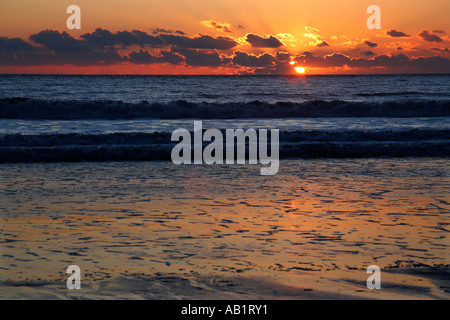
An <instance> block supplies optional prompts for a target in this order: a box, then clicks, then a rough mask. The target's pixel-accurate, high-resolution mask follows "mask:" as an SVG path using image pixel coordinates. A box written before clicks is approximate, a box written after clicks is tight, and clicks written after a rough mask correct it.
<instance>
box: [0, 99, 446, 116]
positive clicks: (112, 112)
mask: <svg viewBox="0 0 450 320" xmlns="http://www.w3.org/2000/svg"><path fill="white" fill-rule="evenodd" d="M447 116H450V101H429V100H426V101H425V100H423V101H420V100H414V101H413V100H410V101H389V102H348V101H341V100H334V101H323V100H315V101H307V102H300V103H295V102H277V103H268V102H263V101H258V100H257V101H252V102H242V103H213V102H203V103H194V102H189V101H185V100H180V101H172V102H169V103H158V102H154V103H150V102H147V101H142V102H140V103H128V102H123V101H109V100H96V101H81V100H74V101H56V100H54V101H50V100H39V99H28V98H4V99H0V118H3V119H41V120H42V119H49V120H51V119H61V120H74V119H138V118H153V119H185V118H196V119H237V118H311V117H328V118H333V117H398V118H403V117H447Z"/></svg>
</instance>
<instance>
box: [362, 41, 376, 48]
mask: <svg viewBox="0 0 450 320" xmlns="http://www.w3.org/2000/svg"><path fill="white" fill-rule="evenodd" d="M364 43H365V44H366V45H368V46H369V47H371V48H375V47H376V46H378V44H376V43H375V42H370V41H364Z"/></svg>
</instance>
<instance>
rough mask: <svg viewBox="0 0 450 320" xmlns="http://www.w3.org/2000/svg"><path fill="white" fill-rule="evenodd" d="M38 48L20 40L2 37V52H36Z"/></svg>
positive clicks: (0, 39)
mask: <svg viewBox="0 0 450 320" xmlns="http://www.w3.org/2000/svg"><path fill="white" fill-rule="evenodd" d="M37 49H38V48H36V47H34V46H32V45H31V44H29V43H28V42H26V41H24V40H23V39H20V38H12V39H9V38H6V37H0V52H8V51H36V50H37Z"/></svg>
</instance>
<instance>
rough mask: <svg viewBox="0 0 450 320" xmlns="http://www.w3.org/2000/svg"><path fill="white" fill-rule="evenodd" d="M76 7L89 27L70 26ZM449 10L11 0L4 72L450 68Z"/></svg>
mask: <svg viewBox="0 0 450 320" xmlns="http://www.w3.org/2000/svg"><path fill="white" fill-rule="evenodd" d="M73 4H75V5H78V6H79V7H80V8H81V30H69V29H68V28H67V26H66V20H67V18H68V17H69V14H67V13H66V9H67V7H68V6H69V5H73ZM372 4H375V5H378V6H379V7H380V8H381V29H379V30H369V29H368V28H367V26H366V20H367V18H368V17H369V16H370V15H369V14H367V13H366V9H367V7H368V6H369V5H372ZM449 12H450V1H448V0H429V1H419V0H408V1H406V0H400V1H387V0H377V1H363V0H344V1H335V0H296V1H293V0H278V1H269V0H214V1H211V0H189V1H188V0H147V1H145V0H127V1H119V0H96V1H87V0H77V1H75V0H73V1H64V0H59V1H55V0H51V1H50V0H40V1H31V0H21V1H12V0H2V1H1V2H0V73H70V74H72V73H75V74H296V73H297V71H296V70H300V69H301V68H304V71H305V73H307V74H333V73H338V74H340V73H440V72H445V73H450V54H449V47H450V45H449V44H450V38H449V33H450V19H449V18H448V14H449ZM296 68H297V69H296Z"/></svg>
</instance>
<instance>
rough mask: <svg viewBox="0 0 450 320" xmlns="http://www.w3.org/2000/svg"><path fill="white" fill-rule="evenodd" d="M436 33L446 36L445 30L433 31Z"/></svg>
mask: <svg viewBox="0 0 450 320" xmlns="http://www.w3.org/2000/svg"><path fill="white" fill-rule="evenodd" d="M433 32H434V33H439V34H445V31H444V30H433Z"/></svg>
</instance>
